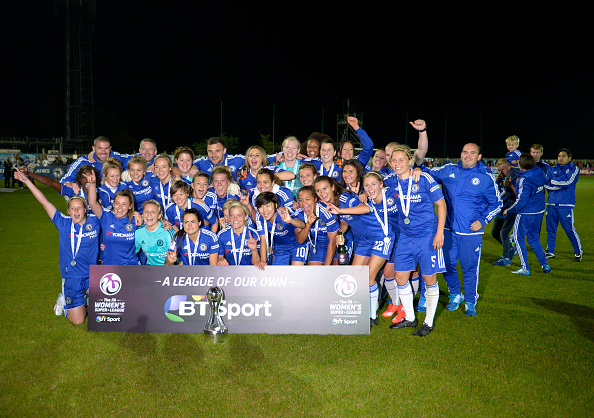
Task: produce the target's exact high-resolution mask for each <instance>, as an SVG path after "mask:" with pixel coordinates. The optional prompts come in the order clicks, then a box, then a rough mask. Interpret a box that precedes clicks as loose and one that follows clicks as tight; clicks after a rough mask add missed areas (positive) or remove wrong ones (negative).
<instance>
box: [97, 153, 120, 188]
mask: <svg viewBox="0 0 594 418" xmlns="http://www.w3.org/2000/svg"><path fill="white" fill-rule="evenodd" d="M112 168H116V169H118V170H119V171H120V177H121V176H122V171H123V168H122V163H121V162H120V160H118V159H116V158H113V157H107V159H106V160H105V162H104V163H103V167H102V168H101V174H102V176H103V179H102V180H101V183H103V184H105V177H106V176H107V172H108V171H109V170H110V169H112Z"/></svg>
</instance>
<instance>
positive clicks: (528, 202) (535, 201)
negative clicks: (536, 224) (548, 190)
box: [507, 166, 547, 215]
mask: <svg viewBox="0 0 594 418" xmlns="http://www.w3.org/2000/svg"><path fill="white" fill-rule="evenodd" d="M517 173H518V183H517V184H516V192H517V197H516V202H515V203H514V204H513V205H511V206H510V207H509V209H508V210H507V212H508V213H520V214H523V215H535V214H538V213H543V212H544V210H545V187H544V186H545V184H546V182H547V179H546V177H545V174H544V172H543V171H542V169H541V168H540V167H538V166H536V167H534V168H532V169H530V170H526V171H521V170H520V171H518V172H517Z"/></svg>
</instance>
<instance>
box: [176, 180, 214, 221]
mask: <svg viewBox="0 0 594 418" xmlns="http://www.w3.org/2000/svg"><path fill="white" fill-rule="evenodd" d="M169 192H170V194H171V203H169V205H168V206H167V207H166V208H165V218H166V219H167V220H168V221H169V222H171V224H172V225H175V226H176V227H177V228H178V229H182V228H183V225H182V215H183V214H184V211H185V210H186V209H190V208H194V209H196V210H198V211H199V212H200V217H201V219H202V225H201V228H207V229H209V230H210V231H211V232H216V230H217V228H218V221H217V218H216V216H215V214H214V212H213V211H212V209H211V208H210V207H209V206H207V205H206V204H205V203H197V202H196V201H194V199H192V198H190V195H191V193H192V188H191V187H190V185H189V184H188V183H186V182H185V181H183V180H177V181H175V182H174V183H173V184H172V185H171V188H170V189H169Z"/></svg>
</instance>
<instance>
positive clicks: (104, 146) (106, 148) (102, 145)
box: [93, 141, 111, 163]
mask: <svg viewBox="0 0 594 418" xmlns="http://www.w3.org/2000/svg"><path fill="white" fill-rule="evenodd" d="M93 151H94V152H95V159H96V160H97V161H99V162H100V163H104V162H105V160H107V157H109V154H110V153H111V145H110V143H109V141H97V145H93Z"/></svg>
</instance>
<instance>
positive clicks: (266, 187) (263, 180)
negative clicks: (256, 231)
mask: <svg viewBox="0 0 594 418" xmlns="http://www.w3.org/2000/svg"><path fill="white" fill-rule="evenodd" d="M256 180H257V181H256V187H255V188H253V189H252V190H251V192H250V196H249V203H250V205H251V206H252V208H254V209H255V208H257V206H256V199H257V198H258V196H259V195H260V194H261V193H264V192H272V193H274V194H275V195H276V197H277V199H278V206H279V207H280V206H283V207H287V208H291V209H297V208H298V205H297V203H296V202H295V200H294V198H293V193H292V192H291V190H289V189H287V188H286V187H284V186H280V185H279V184H278V183H280V179H278V177H276V175H275V173H274V171H272V170H269V169H268V168H262V169H260V171H258V174H257V175H256ZM277 182H278V183H277ZM253 215H254V216H255V212H254V213H253Z"/></svg>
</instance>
